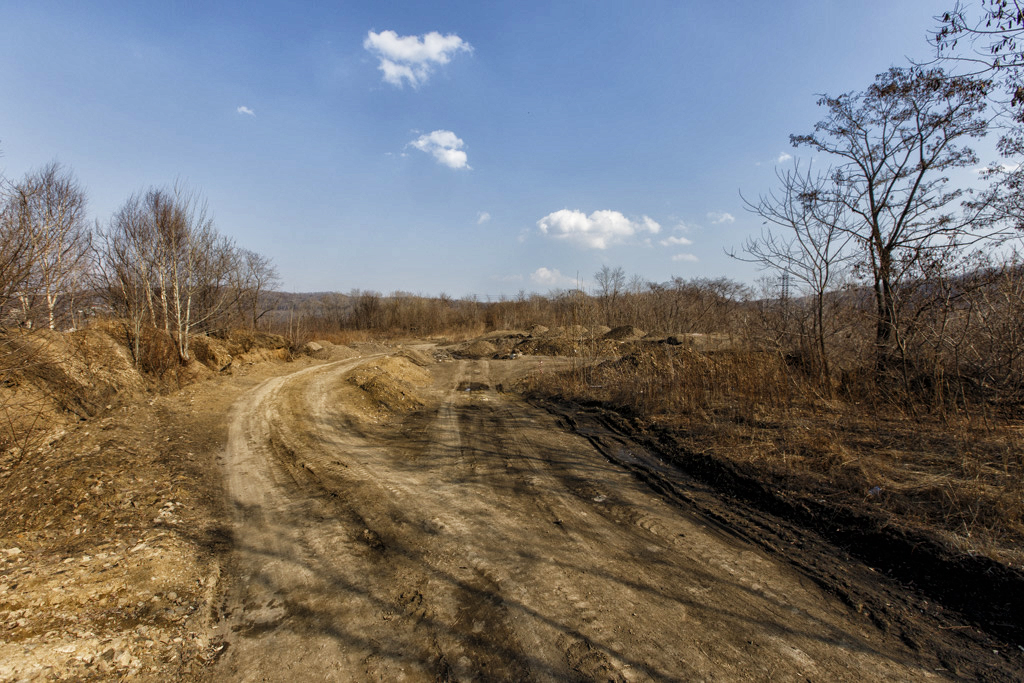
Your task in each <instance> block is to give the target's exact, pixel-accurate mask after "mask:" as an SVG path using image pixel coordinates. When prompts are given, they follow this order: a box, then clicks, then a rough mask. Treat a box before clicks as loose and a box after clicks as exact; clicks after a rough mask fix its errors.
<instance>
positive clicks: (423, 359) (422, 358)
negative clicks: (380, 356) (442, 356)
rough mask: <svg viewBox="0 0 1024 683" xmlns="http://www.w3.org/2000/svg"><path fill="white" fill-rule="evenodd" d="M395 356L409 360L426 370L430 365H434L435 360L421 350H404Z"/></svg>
mask: <svg viewBox="0 0 1024 683" xmlns="http://www.w3.org/2000/svg"><path fill="white" fill-rule="evenodd" d="M395 355H397V356H400V357H402V358H407V359H409V360H411V361H412V362H413V363H415V364H416V365H418V366H420V367H421V368H425V367H427V366H428V365H432V364H433V363H434V359H433V358H431V357H430V356H428V355H427V354H425V353H423V352H422V351H420V350H419V349H410V348H403V349H400V350H399V351H398V353H397V354H395Z"/></svg>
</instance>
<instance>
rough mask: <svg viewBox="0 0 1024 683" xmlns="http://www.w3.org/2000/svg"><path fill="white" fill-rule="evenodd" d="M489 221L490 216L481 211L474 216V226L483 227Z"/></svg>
mask: <svg viewBox="0 0 1024 683" xmlns="http://www.w3.org/2000/svg"><path fill="white" fill-rule="evenodd" d="M489 220H491V214H489V213H487V212H486V211H481V212H480V213H479V214H477V216H476V224H477V225H483V224H484V223H486V222H487V221H489Z"/></svg>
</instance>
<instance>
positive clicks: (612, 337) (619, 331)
mask: <svg viewBox="0 0 1024 683" xmlns="http://www.w3.org/2000/svg"><path fill="white" fill-rule="evenodd" d="M644 334H645V333H644V331H643V330H641V329H638V328H636V327H633V326H632V325H620V326H619V327H616V328H615V329H613V330H610V331H609V332H608V333H607V334H605V335H604V338H605V339H608V340H609V341H633V340H636V339H642V338H643V336H644Z"/></svg>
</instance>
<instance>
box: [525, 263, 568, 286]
mask: <svg viewBox="0 0 1024 683" xmlns="http://www.w3.org/2000/svg"><path fill="white" fill-rule="evenodd" d="M530 281H531V282H533V283H534V284H538V285H543V286H545V287H558V286H559V285H570V284H573V283H574V282H575V280H573V279H572V278H571V277H569V276H567V275H562V274H561V273H560V272H558V269H557V268H545V267H544V266H541V267H540V268H538V269H537V270H535V271H533V272H532V273H530Z"/></svg>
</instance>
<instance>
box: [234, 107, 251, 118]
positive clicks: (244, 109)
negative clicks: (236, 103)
mask: <svg viewBox="0 0 1024 683" xmlns="http://www.w3.org/2000/svg"><path fill="white" fill-rule="evenodd" d="M235 111H237V112H238V113H239V114H245V115H246V116H256V112H254V111H253V110H252V109H249V107H245V106H242V107H239V108H238V109H236V110H235Z"/></svg>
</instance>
